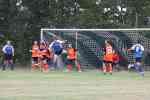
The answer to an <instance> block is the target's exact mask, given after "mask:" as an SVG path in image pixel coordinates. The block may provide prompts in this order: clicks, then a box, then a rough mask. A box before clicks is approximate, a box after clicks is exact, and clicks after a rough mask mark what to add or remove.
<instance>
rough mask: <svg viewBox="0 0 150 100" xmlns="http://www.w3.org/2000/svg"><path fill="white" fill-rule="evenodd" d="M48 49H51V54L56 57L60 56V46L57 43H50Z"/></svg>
mask: <svg viewBox="0 0 150 100" xmlns="http://www.w3.org/2000/svg"><path fill="white" fill-rule="evenodd" d="M50 48H52V50H53V52H54V53H55V54H57V55H60V54H61V53H62V51H63V47H62V44H61V43H60V42H59V41H54V42H52V44H51V45H50Z"/></svg>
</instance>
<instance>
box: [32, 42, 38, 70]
mask: <svg viewBox="0 0 150 100" xmlns="http://www.w3.org/2000/svg"><path fill="white" fill-rule="evenodd" d="M30 52H31V53H32V71H33V70H35V68H36V67H39V45H38V42H37V41H34V43H33V45H32V50H30Z"/></svg>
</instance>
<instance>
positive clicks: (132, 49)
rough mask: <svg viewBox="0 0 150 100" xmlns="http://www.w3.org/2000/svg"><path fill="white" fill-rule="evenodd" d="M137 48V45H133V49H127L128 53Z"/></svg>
mask: <svg viewBox="0 0 150 100" xmlns="http://www.w3.org/2000/svg"><path fill="white" fill-rule="evenodd" d="M135 47H136V45H133V46H132V47H131V48H129V49H127V51H128V52H130V51H132V50H134V49H135Z"/></svg>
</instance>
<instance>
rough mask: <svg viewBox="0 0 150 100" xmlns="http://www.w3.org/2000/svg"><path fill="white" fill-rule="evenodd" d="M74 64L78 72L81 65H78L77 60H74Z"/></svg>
mask: <svg viewBox="0 0 150 100" xmlns="http://www.w3.org/2000/svg"><path fill="white" fill-rule="evenodd" d="M75 65H76V67H77V70H78V72H81V65H80V63H79V61H77V60H75Z"/></svg>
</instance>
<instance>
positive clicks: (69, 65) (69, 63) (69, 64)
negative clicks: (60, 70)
mask: <svg viewBox="0 0 150 100" xmlns="http://www.w3.org/2000/svg"><path fill="white" fill-rule="evenodd" d="M66 64H67V72H70V71H71V70H72V60H70V59H67V61H66Z"/></svg>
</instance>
